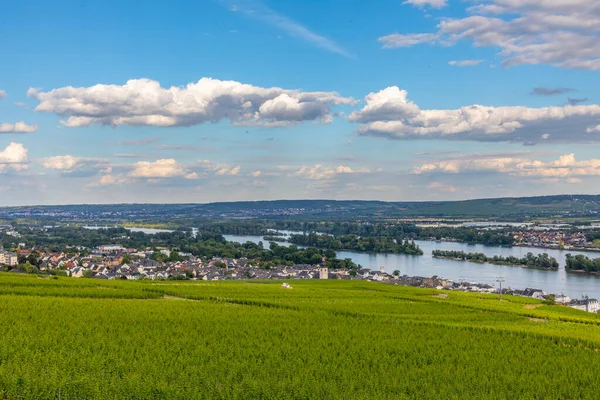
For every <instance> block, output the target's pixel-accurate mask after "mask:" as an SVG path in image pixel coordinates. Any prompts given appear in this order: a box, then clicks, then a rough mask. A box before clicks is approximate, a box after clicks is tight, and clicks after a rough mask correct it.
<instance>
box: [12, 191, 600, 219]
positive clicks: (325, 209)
mask: <svg viewBox="0 0 600 400" xmlns="http://www.w3.org/2000/svg"><path fill="white" fill-rule="evenodd" d="M598 212H600V195H558V196H539V197H516V198H496V199H476V200H464V201H436V202H434V201H424V202H384V201H360V200H344V201H340V200H274V201H242V202H221V203H207V204H112V205H61V206H27V207H5V208H0V218H4V219H7V218H8V219H10V218H27V217H48V218H64V219H116V220H119V219H132V218H135V219H140V218H144V219H153V220H156V219H158V220H161V219H167V218H169V219H170V218H277V219H284V218H285V219H327V220H355V219H357V218H402V217H452V218H458V217H486V218H492V217H493V218H510V219H523V218H528V217H529V218H530V217H557V216H562V217H581V216H594V215H597V214H598Z"/></svg>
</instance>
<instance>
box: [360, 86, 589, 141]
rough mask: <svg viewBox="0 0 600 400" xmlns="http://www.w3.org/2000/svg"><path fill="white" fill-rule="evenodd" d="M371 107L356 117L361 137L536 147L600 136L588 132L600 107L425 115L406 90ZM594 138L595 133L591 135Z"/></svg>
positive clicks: (476, 108) (388, 93) (373, 100)
mask: <svg viewBox="0 0 600 400" xmlns="http://www.w3.org/2000/svg"><path fill="white" fill-rule="evenodd" d="M365 99H366V104H365V106H364V107H363V108H362V109H360V110H358V111H355V112H353V113H352V114H350V116H349V120H350V121H353V122H358V123H360V125H359V128H358V131H359V134H361V135H365V136H379V137H386V138H390V139H410V138H413V139H414V138H420V139H427V138H436V139H448V140H477V141H496V142H500V141H505V142H522V143H527V144H535V143H536V142H538V141H539V140H540V137H542V135H547V136H544V137H545V140H546V141H555V142H569V143H573V142H589V141H594V140H599V139H600V135H595V134H593V133H594V132H595V131H594V130H593V129H587V128H589V127H590V126H595V125H596V124H597V123H598V122H600V106H599V105H596V104H594V105H587V106H584V105H578V106H571V105H566V106H562V107H542V108H528V107H522V106H508V107H491V106H482V105H471V106H465V107H461V108H459V109H446V110H444V109H441V110H422V109H420V108H419V107H418V106H417V105H416V104H415V103H414V102H412V101H409V100H408V94H407V92H406V91H405V90H400V89H399V88H398V87H396V86H392V87H388V88H386V89H383V90H381V91H380V92H377V93H370V94H369V95H367V96H366V98H365ZM590 133H592V134H590Z"/></svg>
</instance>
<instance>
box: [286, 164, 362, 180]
mask: <svg viewBox="0 0 600 400" xmlns="http://www.w3.org/2000/svg"><path fill="white" fill-rule="evenodd" d="M280 168H281V169H288V170H290V169H292V170H294V169H295V171H294V172H293V173H292V176H299V177H302V178H306V179H315V180H326V179H331V178H333V177H335V176H337V175H345V174H359V173H367V172H369V170H368V169H366V168H351V167H347V166H344V165H338V166H337V167H328V166H324V165H320V164H317V165H313V166H301V167H280Z"/></svg>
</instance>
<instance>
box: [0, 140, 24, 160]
mask: <svg viewBox="0 0 600 400" xmlns="http://www.w3.org/2000/svg"><path fill="white" fill-rule="evenodd" d="M24 162H27V149H26V148H25V146H23V145H22V144H21V143H14V142H11V143H10V144H9V145H8V146H7V147H6V148H5V149H4V150H2V151H0V164H18V163H24Z"/></svg>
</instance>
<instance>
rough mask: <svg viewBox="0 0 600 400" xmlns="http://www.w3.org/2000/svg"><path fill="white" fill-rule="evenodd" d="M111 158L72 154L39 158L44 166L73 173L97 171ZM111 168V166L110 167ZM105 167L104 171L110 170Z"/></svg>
mask: <svg viewBox="0 0 600 400" xmlns="http://www.w3.org/2000/svg"><path fill="white" fill-rule="evenodd" d="M108 162H109V160H107V159H105V158H87V157H77V156H72V155H69V154H67V155H64V156H54V157H46V158H42V159H40V160H39V163H40V164H42V166H43V167H44V168H47V169H53V170H56V171H60V172H61V173H67V174H68V173H72V172H81V171H84V170H86V171H96V170H101V169H102V168H105V167H106V164H107V163H108ZM108 168H110V167H108ZM108 168H107V169H105V170H104V171H107V170H108Z"/></svg>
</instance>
